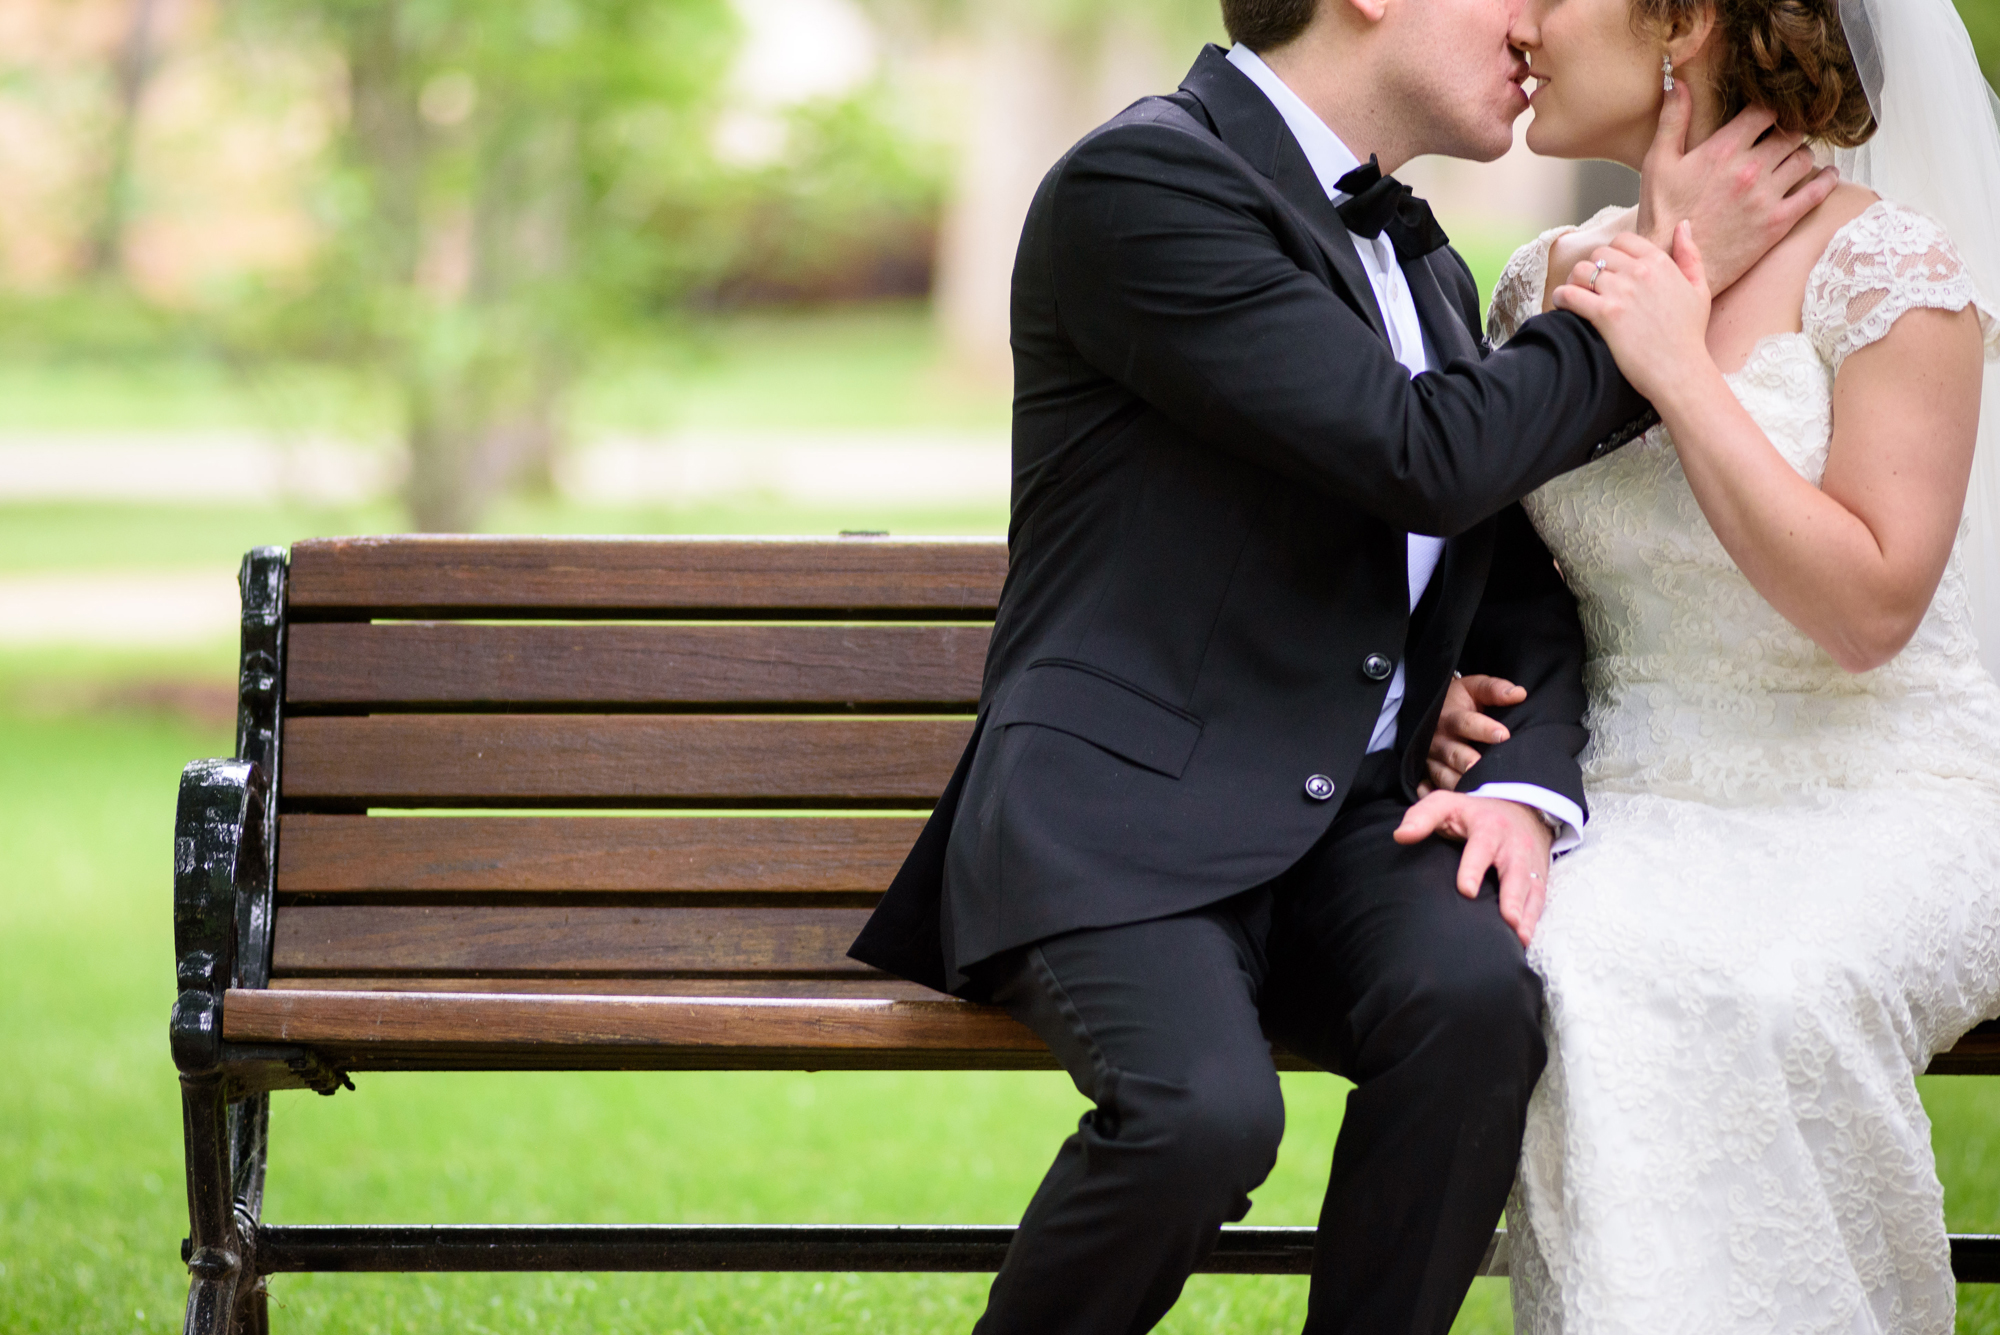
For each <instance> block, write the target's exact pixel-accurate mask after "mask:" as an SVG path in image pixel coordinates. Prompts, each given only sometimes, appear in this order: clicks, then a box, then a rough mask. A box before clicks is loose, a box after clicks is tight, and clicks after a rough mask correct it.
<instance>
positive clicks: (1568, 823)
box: [1466, 783, 1583, 855]
mask: <svg viewBox="0 0 2000 1335" xmlns="http://www.w3.org/2000/svg"><path fill="white" fill-rule="evenodd" d="M1466 796H1467V797H1498V798H1502V799H1504V800H1506V801H1509V802H1519V803H1520V804H1521V805H1522V806H1524V807H1533V808H1534V809H1535V810H1537V811H1539V812H1542V813H1543V814H1544V815H1547V816H1548V817H1550V818H1551V819H1553V820H1556V821H1558V822H1560V823H1561V826H1562V828H1561V829H1559V830H1557V831H1556V839H1555V843H1554V845H1552V846H1551V847H1550V849H1549V852H1550V853H1551V854H1557V855H1559V854H1563V853H1567V852H1569V851H1570V850H1571V849H1573V848H1576V847H1578V846H1579V845H1581V844H1582V843H1583V808H1582V807H1579V806H1578V805H1577V804H1576V803H1574V802H1572V801H1570V800H1569V799H1568V798H1567V797H1564V796H1563V795H1562V794H1561V793H1552V792H1550V791H1549V790H1548V789H1546V788H1543V787H1540V786H1538V785H1536V784H1532V783H1482V784H1480V785H1479V786H1478V787H1477V788H1475V789H1473V790H1472V791H1471V792H1469V793H1467V794H1466Z"/></svg>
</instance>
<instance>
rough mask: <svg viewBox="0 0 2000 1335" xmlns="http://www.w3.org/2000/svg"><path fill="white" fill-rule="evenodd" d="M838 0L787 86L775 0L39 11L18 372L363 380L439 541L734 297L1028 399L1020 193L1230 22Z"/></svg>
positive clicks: (512, 488)
mask: <svg viewBox="0 0 2000 1335" xmlns="http://www.w3.org/2000/svg"><path fill="white" fill-rule="evenodd" d="M838 3H840V4H842V5H845V6H846V7H847V8H850V9H854V8H856V7H857V6H858V9H859V11H860V12H861V13H863V14H864V16H865V18H866V20H867V21H868V22H869V23H870V24H871V25H872V27H873V29H874V30H875V32H876V46H877V55H876V57H875V58H874V59H873V60H872V62H871V65H872V68H871V69H870V70H869V71H868V73H867V74H866V77H864V78H861V79H860V80H858V81H856V82H853V83H852V84H851V85H850V86H842V87H838V88H832V89H830V90H828V91H815V90H814V88H812V87H811V86H810V84H811V79H810V78H809V77H808V78H806V79H805V80H804V84H805V85H807V86H803V87H801V88H800V89H798V90H795V92H794V93H793V94H786V93H785V92H784V90H782V89H781V90H780V93H779V95H778V96H776V97H773V96H772V95H771V92H770V90H769V88H768V87H767V88H766V89H765V90H763V92H761V93H754V92H747V91H746V88H745V85H744V81H743V79H742V78H741V77H740V75H741V70H740V62H741V59H742V57H743V55H744V51H745V48H746V40H747V38H748V37H749V36H751V35H753V29H754V26H755V21H756V19H757V16H758V15H759V14H760V13H763V12H765V11H766V10H768V9H769V6H768V5H765V6H762V7H760V5H759V4H758V3H757V0H738V2H737V3H734V4H732V3H731V2H730V0H521V2H520V3H508V4H501V5H492V4H481V3H477V2H476V0H12V2H11V3H10V4H9V6H8V7H7V9H8V13H7V14H6V15H5V16H4V17H0V161H11V162H13V163H14V164H15V166H16V167H17V168H18V170H14V171H10V172H6V173H0V177H4V176H10V175H11V176H12V177H13V178H14V182H13V184H12V185H11V186H9V185H6V184H0V358H8V359H12V360H14V361H16V362H19V361H21V360H24V359H27V360H32V359H36V358H42V359H48V358H71V359H74V358H78V357H96V358H154V359H158V358H161V357H169V358H176V357H177V358H182V359H193V360H197V361H204V360H205V361H207V362H210V363H213V364H215V365H218V366H221V367H224V368H227V369H228V370H229V372H230V373H231V374H233V375H236V376H238V377H239V378H242V379H244V380H249V381H254V380H258V379H260V378H261V379H262V380H263V381H264V382H266V383H276V382H278V381H280V380H282V379H283V372H285V371H287V370H290V369H296V368H298V367H300V366H318V367H322V368H328V369H329V370H332V371H337V372H338V378H339V383H340V384H341V385H343V386H345V387H346V388H347V390H348V391H351V396H352V397H353V399H354V404H356V405H359V406H358V407H352V411H351V416H352V419H353V420H354V421H358V422H361V423H363V424H365V427H366V428H367V429H368V430H370V431H372V432H374V433H375V434H376V435H378V436H379V437H381V438H382V439H383V440H384V442H385V443H388V444H389V445H390V447H391V448H393V449H394V450H396V451H397V452H398V453H399V454H400V456H401V460H402V463H401V465H400V467H399V476H400V477H401V478H402V483H401V488H402V490H401V499H402V501H403V503H404V507H405V510H406V514H407V520H408V522H410V523H411V524H413V525H414V526H416V527H419V528H425V529H437V530H460V529H469V528H474V527H477V526H478V525H479V524H480V523H481V522H482V521H483V520H484V519H485V518H486V517H487V516H488V515H489V514H490V512H491V510H492V507H493V506H494V505H495V504H496V503H498V502H499V501H500V500H501V499H502V498H504V497H505V496H507V495H509V494H528V495H533V494H535V493H536V492H537V491H542V492H546V490H547V489H548V487H549V485H550V479H551V476H552V468H553V465H554V462H555V460H556V459H557V458H558V457H559V454H560V452H561V450H562V449H563V448H564V446H565V443H566V440H567V438H568V437H569V436H570V435H571V434H572V433H573V429H574V424H575V421H576V403H577V391H578V387H579V385H580V384H581V383H583V382H585V381H587V380H588V379H590V378H591V376H592V375H593V374H594V372H595V371H596V370H597V368H599V367H602V366H604V365H608V364H613V363H618V362H619V361H620V359H621V358H623V363H622V364H626V365H630V364H631V353H632V349H633V348H634V347H639V346H645V347H657V346H659V345H660V344H661V342H662V340H673V339H676V338H685V337H686V336H688V335H689V334H690V332H691V331H694V330H698V329H699V328H700V327H701V326H702V322H703V321H704V319H706V318H708V317H711V316H713V315H714V314H715V313H717V312H729V311H740V310H744V309H747V308H759V309H770V308H798V307H801V306H824V305H827V304H829V303H852V302H862V301H877V300H883V299H904V300H915V301H919V302H925V301H927V302H928V303H929V309H930V311H931V312H932V319H933V321H934V327H935V329H936V331H937V338H938V343H939V353H940V356H941V358H942V361H943V363H944V365H945V367H946V369H947V370H948V371H950V372H952V373H955V374H958V375H960V376H962V377H963V378H965V379H966V380H967V381H968V382H971V383H978V384H982V385H988V386H995V385H1004V381H1005V378H1006V372H1007V366H1006V346H1005V317H1006V296H1007V278H1008V260H1009V258H1010V257H1011V252H1012V246H1013V241H1014V234H1015V229H1016V227H1017V225H1018V217H1019V210H1020V207H1021V206H1022V203H1023V202H1024V200H1025V198H1026V196H1027V194H1028V193H1029V192H1030V191H1031V190H1032V188H1033V184H1034V182H1035V180H1036V179H1038V178H1039V176H1040V174H1041V172H1042V171H1043V170H1045V168H1046V166H1047V165H1048V163H1049V162H1050V161H1052V160H1053V159H1054V158H1055V156H1056V155H1057V154H1059V153H1060V151H1061V150H1062V148H1063V147H1064V146H1065V145H1066V144H1067V143H1069V142H1070V141H1071V140H1073V139H1074V138H1075V137H1076V135H1077V134H1078V133H1080V132H1081V131H1082V130H1083V129H1085V128H1087V127H1088V126H1089V125H1090V124H1093V123H1095V122H1096V121H1098V120H1100V119H1102V118H1103V117H1104V116H1106V115H1109V114H1110V113H1111V112H1113V111H1115V110H1116V109H1117V108H1118V107H1119V106H1121V105H1123V104H1124V103H1125V102H1126V101H1129V100H1130V99H1131V98H1132V97H1134V96H1136V95H1138V94H1140V93H1142V92H1144V91H1147V90H1151V89H1158V88H1162V87H1166V86H1170V85H1171V83H1172V81H1173V78H1174V76H1175V75H1176V74H1177V73H1178V71H1179V70H1180V69H1182V68H1184V66H1185V63H1186V61H1187V59H1188V58H1189V56H1190V55H1191V53H1192V51H1193V50H1194V49H1195V47H1196V46H1197V45H1198V43H1199V42H1200V41H1202V40H1204V39H1209V38H1215V37H1218V36H1219V35H1220V34H1219V23H1218V20H1217V17H1216V12H1215V6H1214V3H1213V0H1006V2H1005V3H984V4H982V3H974V2H973V0H838ZM1959 3H1960V7H1961V9H1962V11H1963V13H1964V14H1965V17H1966V20H1967V24H1968V27H1969V28H1970V29H1971V31H1972V33H1973V35H1974V38H1975V41H1976V42H1977V43H1978V44H1979V47H1980V50H1981V53H1982V57H1983V59H1984V60H1985V62H1986V64H1987V68H1988V69H1989V71H1991V70H1994V69H1996V68H2000V0H1959ZM779 10H783V6H779ZM785 12H792V11H785ZM766 21H767V22H769V21H771V20H770V18H769V15H768V14H766ZM777 21H780V22H782V21H786V20H785V19H784V15H783V13H780V14H779V18H778V20H777ZM766 82H767V83H768V82H769V80H767V81H766ZM780 82H782V76H780ZM1455 230H1456V229H1455ZM1461 235H1462V236H1463V238H1464V239H1465V241H1466V243H1467V245H1468V247H1469V248H1471V249H1478V248H1479V236H1478V229H1477V228H1476V227H1475V228H1473V229H1472V230H1470V231H1465V232H1462V233H1461ZM1474 258H1475V267H1481V265H1482V263H1483V260H1482V257H1481V256H1477V255H1476V256H1475V257H1474ZM671 360H672V359H671V357H662V358H661V359H660V363H659V364H660V365H661V367H662V368H664V367H665V366H667V365H668V364H669V363H670V362H671ZM329 383H331V382H329ZM267 397H270V396H267ZM279 397H282V396H279ZM342 429H347V426H346V425H345V424H343V427H342Z"/></svg>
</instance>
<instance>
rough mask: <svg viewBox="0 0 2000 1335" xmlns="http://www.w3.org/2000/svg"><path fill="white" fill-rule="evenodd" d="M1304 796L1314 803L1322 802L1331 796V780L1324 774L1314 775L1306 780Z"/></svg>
mask: <svg viewBox="0 0 2000 1335" xmlns="http://www.w3.org/2000/svg"><path fill="white" fill-rule="evenodd" d="M1306 796H1307V797H1310V798H1311V799H1312V800H1313V801H1315V802H1324V801H1326V800H1328V799H1329V798H1331V797H1332V796H1333V780H1332V779H1329V778H1327V777H1326V775H1324V774H1315V775H1313V776H1312V777H1311V778H1310V779H1307V780H1306Z"/></svg>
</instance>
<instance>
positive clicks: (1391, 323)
mask: <svg viewBox="0 0 2000 1335" xmlns="http://www.w3.org/2000/svg"><path fill="white" fill-rule="evenodd" d="M1229 63H1230V64H1232V65H1234V66H1236V68H1237V69H1239V70H1241V71H1243V73H1244V74H1245V75H1246V76H1248V77H1249V79H1250V82H1252V83H1254V84H1256V85H1257V86H1258V87H1259V88H1261V89H1262V90H1263V91H1264V96H1266V97H1268V98H1270V99H1271V104H1272V105H1273V106H1275V107H1276V108H1277V109H1278V114H1279V115H1280V116H1282V117H1284V119H1285V125H1286V126H1287V128H1289V129H1290V130H1291V132H1292V137H1293V138H1294V139H1296V140H1298V141H1299V147H1300V148H1302V149H1304V150H1305V155H1306V161H1307V162H1308V163H1310V164H1312V169H1313V175H1314V176H1316V177H1318V178H1319V183H1320V186H1321V188H1322V189H1324V190H1325V191H1326V194H1327V198H1328V199H1331V200H1332V201H1333V202H1334V203H1336V204H1338V203H1340V202H1341V201H1342V200H1344V199H1346V198H1347V195H1346V194H1345V193H1343V192H1342V191H1340V190H1339V189H1337V188H1336V185H1335V183H1336V182H1337V181H1339V180H1340V178H1341V177H1343V176H1345V175H1347V173H1349V172H1351V171H1353V170H1354V169H1355V168H1356V167H1359V166H1360V165H1361V160H1360V159H1359V158H1357V157H1355V156H1354V153H1353V150H1351V149H1349V148H1348V146H1347V145H1346V144H1344V143H1342V142H1341V141H1340V136H1339V135H1337V134H1335V133H1334V132H1333V130H1332V129H1331V128H1330V127H1329V126H1328V125H1327V123H1326V122H1325V121H1323V120H1321V119H1320V118H1319V114H1318V113H1317V112H1315V111H1314V110H1313V109H1312V108H1311V107H1309V106H1307V105H1306V104H1305V100H1304V99H1303V98H1301V97H1300V96H1299V95H1298V94H1297V93H1295V92H1293V91H1292V90H1291V89H1290V88H1288V87H1287V86H1286V85H1285V81H1284V80H1282V79H1280V78H1279V77H1278V76H1277V75H1276V74H1275V73H1274V72H1272V69H1271V67H1270V66H1269V65H1266V64H1265V63H1264V62H1263V60H1262V59H1260V58H1259V57H1258V55H1257V53H1256V52H1255V51H1252V50H1251V49H1250V48H1249V47H1247V46H1243V45H1240V44H1239V45H1238V46H1236V47H1235V48H1234V49H1233V50H1231V51H1230V53H1229ZM1348 235H1349V239H1351V240H1352V241H1353V242H1354V249H1355V252H1356V253H1357V254H1359V255H1360V257H1361V267H1362V268H1363V269H1364V270H1366V271H1367V273H1368V282H1369V285H1370V286H1371V287H1373V288H1374V289H1375V304H1376V306H1377V307H1378V308H1379V309H1380V310H1381V312H1382V323H1383V325H1384V326H1385V327H1386V328H1387V330H1388V333H1389V350H1390V351H1391V352H1392V353H1394V354H1395V357H1396V360H1397V361H1399V362H1401V363H1402V364H1403V366H1404V368H1405V369H1406V370H1408V371H1409V373H1410V374H1411V375H1412V376H1416V375H1421V374H1422V373H1423V372H1425V371H1430V370H1434V369H1436V368H1434V367H1433V366H1432V365H1431V363H1430V356H1429V354H1428V353H1427V352H1426V351H1425V348H1424V329H1423V325H1422V323H1421V322H1420V321H1419V320H1418V318H1417V302H1416V298H1415V297H1413V296H1411V295H1410V281H1409V279H1408V278H1406V277H1404V276H1403V266H1402V264H1401V263H1399V262H1398V261H1397V259H1396V247H1395V245H1394V244H1393V243H1392V242H1391V241H1390V240H1389V233H1388V232H1387V231H1384V232H1382V233H1381V234H1380V235H1378V236H1375V237H1373V238H1369V237H1362V236H1354V235H1353V233H1349V234H1348ZM1406 540H1407V541H1408V543H1409V552H1410V555H1409V562H1410V610H1411V611H1412V612H1414V611H1416V608H1417V603H1418V602H1419V601H1420V600H1421V599H1422V598H1423V596H1424V590H1425V589H1427V588H1429V587H1430V582H1431V577H1432V576H1434V575H1435V574H1436V573H1437V568H1438V561H1439V559H1440V558H1441V557H1443V555H1444V539H1442V538H1432V537H1426V536H1425V535H1423V534H1421V533H1411V534H1409V535H1407V539H1406ZM1407 690H1408V683H1407V681H1406V674H1405V669H1404V664H1403V663H1402V662H1400V661H1399V662H1398V663H1397V664H1396V673H1395V675H1394V676H1393V677H1391V678H1390V679H1389V694H1388V696H1387V698H1386V699H1384V700H1383V702H1382V713H1381V715H1380V716H1379V717H1378V718H1377V719H1376V720H1375V733H1374V735H1373V736H1372V737H1370V738H1369V739H1368V750H1369V752H1370V753H1371V754H1372V753H1374V752H1376V751H1386V750H1388V749H1389V748H1390V747H1393V746H1394V745H1395V744H1396V715H1397V714H1398V713H1399V712H1400V711H1401V709H1402V707H1403V696H1404V694H1405V692H1406V691H1407ZM1472 791H1474V792H1477V793H1478V794H1479V795H1480V796H1482V797H1502V798H1506V799H1507V800H1509V801H1512V802H1519V803H1521V804H1522V805H1523V806H1530V807H1533V808H1535V809H1536V810H1537V811H1542V812H1546V813H1547V814H1548V815H1549V816H1551V817H1553V818H1554V819H1555V820H1557V821H1559V822H1560V823H1561V825H1562V828H1561V830H1559V831H1558V832H1557V834H1556V842H1555V851H1556V852H1558V853H1566V852H1568V851H1569V850H1570V849H1572V848H1574V847H1576V846H1577V844H1579V843H1581V842H1582V830H1583V811H1582V809H1581V808H1580V807H1578V806H1577V804H1576V803H1575V802H1572V801H1571V800H1570V799H1569V798H1567V797H1564V796H1563V795H1562V794H1561V793H1555V792H1551V791H1549V790H1548V789H1546V788H1542V787H1538V786H1536V785H1534V784H1528V783H1489V784H1484V785H1482V786H1480V787H1479V788H1477V789H1474V790H1472Z"/></svg>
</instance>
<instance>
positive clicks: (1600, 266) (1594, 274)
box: [1590, 260, 1611, 292]
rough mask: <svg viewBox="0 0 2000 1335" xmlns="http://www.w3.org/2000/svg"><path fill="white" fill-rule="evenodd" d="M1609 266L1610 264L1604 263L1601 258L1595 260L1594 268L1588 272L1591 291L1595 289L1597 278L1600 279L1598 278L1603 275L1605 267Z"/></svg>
mask: <svg viewBox="0 0 2000 1335" xmlns="http://www.w3.org/2000/svg"><path fill="white" fill-rule="evenodd" d="M1610 267H1611V266H1610V265H1608V264H1606V263H1605V262H1604V261H1603V260H1599V261H1598V262H1597V267H1596V268H1595V269H1593V270H1591V273H1590V290H1591V291H1592V292H1595V291H1597V280H1598V279H1600V278H1602V277H1603V276H1604V271H1605V270H1606V269H1608V268H1610Z"/></svg>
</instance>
